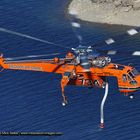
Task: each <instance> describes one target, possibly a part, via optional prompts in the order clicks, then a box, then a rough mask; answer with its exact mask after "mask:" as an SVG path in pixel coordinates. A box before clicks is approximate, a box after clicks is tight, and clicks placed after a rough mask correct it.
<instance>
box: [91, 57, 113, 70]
mask: <svg viewBox="0 0 140 140" xmlns="http://www.w3.org/2000/svg"><path fill="white" fill-rule="evenodd" d="M110 62H111V58H110V57H97V58H95V59H93V60H92V65H93V66H95V67H99V68H103V67H105V66H107V65H108V64H109V63H110Z"/></svg>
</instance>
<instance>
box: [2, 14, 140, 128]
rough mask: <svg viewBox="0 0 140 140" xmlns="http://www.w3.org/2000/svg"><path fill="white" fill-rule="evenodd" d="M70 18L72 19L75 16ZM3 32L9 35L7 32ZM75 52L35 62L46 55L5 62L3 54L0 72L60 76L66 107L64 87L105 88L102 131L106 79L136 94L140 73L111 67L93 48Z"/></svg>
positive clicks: (78, 49)
mask: <svg viewBox="0 0 140 140" xmlns="http://www.w3.org/2000/svg"><path fill="white" fill-rule="evenodd" d="M71 15H72V16H73V14H72V13H71ZM74 16H75V15H74ZM71 24H72V27H73V29H74V30H75V32H76V29H77V28H80V24H79V23H78V22H77V21H76V20H75V18H74V20H73V21H72V22H71ZM3 31H5V32H8V30H6V29H5V30H3ZM139 31H140V30H139V29H130V30H128V31H127V35H128V36H133V35H135V34H137V33H139ZM9 33H15V34H16V35H20V36H23V35H21V34H20V33H17V32H13V31H11V32H9ZM76 35H77V37H78V39H79V42H81V40H82V37H81V36H80V35H79V34H77V33H76ZM24 37H25V36H24ZM28 38H29V36H28ZM38 41H41V40H38ZM101 43H105V44H107V45H110V44H113V43H115V40H114V39H113V38H109V39H107V40H105V41H103V42H101ZM72 51H73V52H68V53H67V54H66V56H65V58H58V57H55V58H53V59H34V60H29V59H26V58H35V57H42V56H45V55H38V56H33V55H31V56H23V57H15V58H4V57H3V55H2V54H1V56H0V66H1V71H2V70H4V69H11V70H27V71H40V72H51V73H57V74H61V75H62V79H61V90H62V98H63V102H62V105H63V106H65V105H66V104H67V103H68V101H67V98H66V96H65V93H64V89H65V86H67V85H75V86H84V87H91V88H92V87H93V88H94V87H98V88H104V89H105V94H104V97H103V99H102V102H101V108H100V113H101V115H100V127H101V128H104V104H105V101H106V98H107V95H108V82H107V80H106V77H110V76H111V77H112V76H114V77H116V78H117V80H118V87H119V91H120V92H122V93H124V94H125V95H128V93H131V92H135V91H137V90H139V89H140V73H139V72H138V71H137V70H136V69H135V68H134V67H132V66H125V65H121V64H115V63H111V58H110V57H108V56H99V55H98V54H97V53H95V50H94V46H88V47H87V46H83V45H79V46H78V47H77V48H72ZM103 52H104V53H105V54H107V55H115V54H116V53H117V51H113V50H109V51H103ZM132 55H134V56H139V55H140V51H135V52H133V53H132ZM130 98H133V95H130Z"/></svg>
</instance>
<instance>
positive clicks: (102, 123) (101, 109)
mask: <svg viewBox="0 0 140 140" xmlns="http://www.w3.org/2000/svg"><path fill="white" fill-rule="evenodd" d="M107 95H108V83H107V82H106V85H105V94H104V97H103V99H102V102H101V108H100V113H101V114H100V119H101V120H100V128H102V129H103V128H104V104H105V101H106V99H107Z"/></svg>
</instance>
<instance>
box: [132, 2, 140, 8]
mask: <svg viewBox="0 0 140 140" xmlns="http://www.w3.org/2000/svg"><path fill="white" fill-rule="evenodd" d="M133 9H134V10H139V9H140V0H136V1H134V2H133Z"/></svg>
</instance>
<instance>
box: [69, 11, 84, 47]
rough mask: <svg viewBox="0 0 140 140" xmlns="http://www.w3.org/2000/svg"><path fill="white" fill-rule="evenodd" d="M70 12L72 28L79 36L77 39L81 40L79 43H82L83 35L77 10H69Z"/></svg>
mask: <svg viewBox="0 0 140 140" xmlns="http://www.w3.org/2000/svg"><path fill="white" fill-rule="evenodd" d="M69 14H70V22H71V26H72V30H73V32H74V34H75V36H76V37H77V39H78V40H79V44H82V41H83V37H82V35H81V33H80V28H81V24H80V23H79V22H78V19H77V12H76V11H69Z"/></svg>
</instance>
